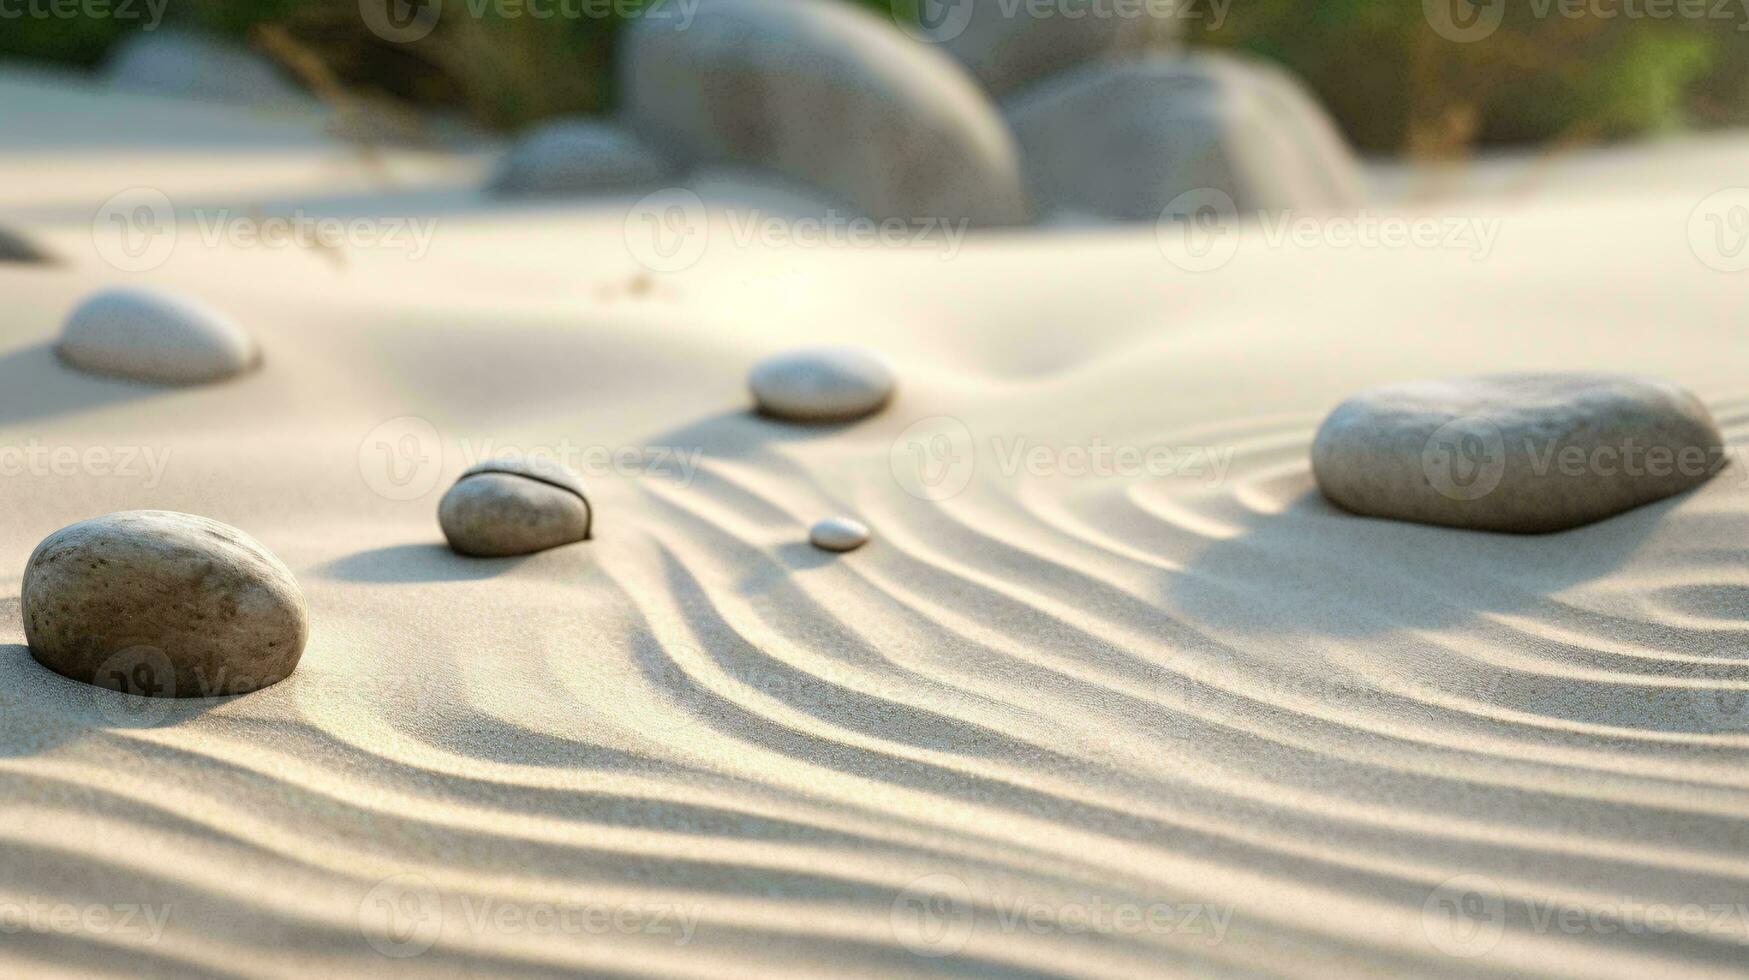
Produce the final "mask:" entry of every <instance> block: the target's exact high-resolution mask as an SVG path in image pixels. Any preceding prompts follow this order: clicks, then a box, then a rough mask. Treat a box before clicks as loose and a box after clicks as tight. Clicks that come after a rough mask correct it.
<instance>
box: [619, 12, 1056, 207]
mask: <svg viewBox="0 0 1749 980" xmlns="http://www.w3.org/2000/svg"><path fill="white" fill-rule="evenodd" d="M621 44H622V45H623V47H622V48H621V51H620V66H621V72H622V78H621V93H622V99H623V101H622V113H623V117H624V119H625V120H626V121H627V123H628V124H629V125H630V126H631V128H632V129H633V131H634V132H636V133H638V135H640V136H642V137H644V138H646V139H648V140H649V141H650V142H651V143H653V144H654V145H656V146H657V147H659V148H660V149H662V150H664V151H665V152H669V153H671V154H673V155H674V156H675V157H676V158H678V159H679V160H680V161H681V162H683V163H686V164H696V163H701V162H738V163H748V164H755V165H758V166H762V167H767V168H770V169H772V170H775V171H778V172H780V173H783V174H786V175H788V176H791V177H794V178H797V179H800V180H805V181H808V182H810V183H812V184H814V185H816V186H818V187H821V188H824V189H826V190H828V191H831V192H833V193H835V194H836V195H838V196H839V197H842V198H843V199H845V200H847V201H849V202H851V203H853V204H855V205H856V206H857V207H859V208H860V209H862V211H863V212H864V213H866V214H868V215H869V216H871V217H874V218H879V219H885V218H905V219H923V218H944V219H950V220H960V219H964V220H967V221H969V222H971V223H973V224H982V225H1003V224H1015V223H1019V222H1023V221H1025V220H1026V218H1027V213H1028V208H1027V203H1026V197H1025V190H1024V188H1023V185H1022V181H1021V175H1020V161H1019V157H1018V155H1017V153H1016V151H1015V147H1014V142H1013V139H1012V137H1011V136H1010V135H1009V133H1008V130H1007V127H1006V126H1004V125H1003V122H1002V118H1001V116H1000V114H999V113H998V112H997V111H996V109H995V108H994V107H993V106H992V105H991V104H990V102H989V100H988V98H987V96H986V95H985V94H984V92H983V91H982V89H981V88H979V86H978V84H977V82H976V81H975V80H974V79H973V78H972V77H971V76H970V75H969V74H967V73H966V71H965V70H964V69H963V68H961V67H960V66H959V65H957V64H955V63H954V61H953V59H952V58H950V57H948V56H947V54H945V53H944V52H942V51H941V50H939V49H937V48H933V47H931V46H929V45H923V44H917V43H915V42H913V41H911V40H910V39H908V38H906V37H905V36H904V35H903V34H901V33H900V32H899V31H898V30H896V29H895V28H894V25H893V24H892V23H891V22H890V21H887V20H884V19H882V18H878V17H876V16H874V15H872V14H870V13H868V12H866V11H863V10H859V9H856V8H853V7H850V6H848V5H845V4H842V3H837V2H831V0H702V3H701V5H700V7H699V9H698V10H697V12H696V15H695V17H694V19H693V22H692V23H691V25H690V26H689V27H688V28H687V29H686V30H676V29H675V25H673V24H671V23H668V22H666V21H664V20H663V19H661V18H638V19H635V20H633V21H631V22H630V23H628V24H627V25H626V26H625V28H624V31H623V34H622V41H621Z"/></svg>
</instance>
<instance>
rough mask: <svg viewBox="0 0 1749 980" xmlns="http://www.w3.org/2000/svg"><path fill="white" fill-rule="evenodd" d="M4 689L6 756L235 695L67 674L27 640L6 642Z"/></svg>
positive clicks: (197, 709)
mask: <svg viewBox="0 0 1749 980" xmlns="http://www.w3.org/2000/svg"><path fill="white" fill-rule="evenodd" d="M12 601H13V602H16V601H17V600H16V599H14V600H12ZM0 692H4V694H0V757H6V758H11V757H18V756H27V755H36V754H38V753H41V752H46V751H49V750H50V749H53V748H55V747H56V746H59V745H62V744H65V743H68V742H75V741H78V740H80V739H82V738H85V737H87V736H89V735H94V734H100V733H103V732H115V731H127V730H137V729H146V728H167V727H171V726H175V725H179V724H182V723H184V722H188V721H190V720H192V719H194V718H198V717H199V716H201V715H203V714H205V713H206V712H208V711H210V710H212V709H213V708H216V707H218V706H219V705H222V704H225V703H227V702H229V701H232V700H235V699H234V698H230V697H221V698H146V697H139V696H136V695H131V694H121V693H118V692H116V691H111V690H108V689H106V688H101V687H97V686H96V685H93V684H85V683H82V682H80V681H75V680H72V679H70V678H66V677H62V676H61V675H60V674H57V673H55V672H54V671H52V670H50V669H48V668H47V667H44V666H43V665H42V664H39V663H37V662H36V660H35V659H34V658H33V657H31V655H30V648H29V647H27V646H25V645H24V644H22V643H6V644H0Z"/></svg>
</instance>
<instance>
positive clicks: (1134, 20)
mask: <svg viewBox="0 0 1749 980" xmlns="http://www.w3.org/2000/svg"><path fill="white" fill-rule="evenodd" d="M918 4H919V14H922V13H925V12H927V13H928V18H927V20H924V19H922V18H921V17H912V18H910V19H907V20H905V21H901V24H902V25H903V26H904V27H905V28H906V30H907V32H908V33H910V34H912V35H913V36H915V37H918V38H920V39H922V40H925V41H935V42H938V43H940V44H942V45H943V46H944V47H946V48H947V50H948V51H950V52H952V54H953V56H954V57H956V58H958V59H959V60H960V61H961V62H962V63H963V64H965V66H966V67H967V68H969V69H971V71H972V74H974V75H976V76H977V77H978V78H979V80H981V81H982V82H983V83H984V86H985V87H986V88H988V89H989V90H990V91H991V92H993V93H995V94H996V95H998V96H1002V95H1007V94H1009V93H1011V92H1014V91H1015V90H1017V89H1019V88H1020V87H1021V86H1023V85H1026V84H1028V83H1030V82H1035V81H1038V80H1039V79H1042V78H1046V77H1048V76H1050V75H1054V74H1056V73H1058V72H1061V71H1066V70H1068V69H1071V68H1074V67H1076V66H1077V65H1080V64H1081V63H1082V62H1087V61H1097V60H1101V59H1104V58H1109V57H1115V56H1126V55H1132V54H1141V53H1144V52H1149V51H1158V50H1160V49H1162V48H1166V47H1169V46H1171V45H1172V44H1173V42H1175V41H1176V40H1177V39H1178V36H1179V34H1180V33H1181V31H1180V23H1181V22H1180V19H1179V18H1178V17H1177V16H1176V11H1177V8H1178V4H1177V3H1176V2H1175V0H1121V2H1114V0H1056V2H1052V3H1048V4H1039V5H1035V4H1030V3H1027V2H1025V0H1020V2H1015V0H918Z"/></svg>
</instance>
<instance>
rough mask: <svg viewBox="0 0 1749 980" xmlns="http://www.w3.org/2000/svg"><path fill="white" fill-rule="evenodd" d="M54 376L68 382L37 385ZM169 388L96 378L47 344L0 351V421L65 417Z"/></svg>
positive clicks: (14, 421)
mask: <svg viewBox="0 0 1749 980" xmlns="http://www.w3.org/2000/svg"><path fill="white" fill-rule="evenodd" d="M57 374H59V375H66V376H68V383H64V384H52V385H48V384H43V383H42V379H43V378H44V377H47V376H50V375H57ZM171 390H173V389H170V388H166V387H162V386H159V385H153V384H147V383H145V382H143V381H127V380H123V379H121V378H100V377H98V376H96V375H92V374H86V373H84V372H83V371H77V370H74V369H73V368H70V367H68V366H67V365H65V364H63V363H61V359H60V358H59V357H58V356H56V354H55V348H54V345H53V344H50V343H41V344H32V345H30V346H28V347H19V348H15V349H13V350H9V351H6V352H5V353H0V425H8V424H13V423H18V422H29V421H34V420H39V419H50V418H55V417H57V416H61V415H70V414H72V413H74V412H81V411H85V410H88V409H92V408H100V407H103V406H106V405H113V404H116V403H118V402H128V401H135V400H138V399H141V398H151V397H153V396H156V395H161V394H164V393H166V392H168V391H171Z"/></svg>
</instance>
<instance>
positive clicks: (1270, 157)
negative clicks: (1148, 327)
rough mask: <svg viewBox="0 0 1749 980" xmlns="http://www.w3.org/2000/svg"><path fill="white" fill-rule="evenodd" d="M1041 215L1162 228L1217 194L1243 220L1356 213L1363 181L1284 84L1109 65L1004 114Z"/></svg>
mask: <svg viewBox="0 0 1749 980" xmlns="http://www.w3.org/2000/svg"><path fill="white" fill-rule="evenodd" d="M1006 111H1007V115H1008V119H1009V122H1010V123H1011V125H1012V126H1013V129H1014V134H1015V138H1016V139H1018V140H1019V142H1020V146H1021V153H1022V157H1023V159H1024V160H1025V165H1026V174H1027V180H1028V185H1029V187H1030V188H1031V191H1032V194H1033V196H1034V199H1035V201H1036V202H1037V203H1038V204H1039V205H1040V206H1041V207H1045V206H1049V207H1051V208H1053V209H1064V210H1068V211H1071V212H1075V211H1082V212H1088V213H1092V214H1097V215H1101V216H1104V217H1106V218H1111V219H1117V220H1124V221H1154V220H1157V219H1159V217H1160V215H1161V213H1162V212H1163V211H1165V210H1166V207H1167V205H1168V204H1170V203H1172V202H1173V200H1174V199H1175V198H1177V197H1179V195H1181V194H1185V193H1187V192H1191V191H1205V190H1213V191H1219V192H1221V193H1224V194H1226V195H1227V196H1229V197H1230V198H1231V199H1232V201H1233V204H1234V206H1235V207H1236V208H1237V210H1238V211H1239V213H1240V214H1253V213H1256V212H1271V213H1276V212H1283V211H1289V210H1292V211H1297V212H1318V211H1333V210H1344V209H1348V208H1353V207H1357V206H1358V205H1359V204H1360V202H1361V200H1362V198H1363V194H1362V176H1361V173H1360V167H1359V164H1358V162H1357V161H1356V160H1355V159H1354V155H1353V153H1352V152H1351V151H1350V150H1349V148H1348V147H1347V145H1346V144H1345V143H1344V142H1343V140H1342V137H1341V135H1340V133H1338V132H1337V131H1336V129H1335V126H1334V124H1333V123H1332V122H1331V121H1330V119H1329V117H1328V116H1327V115H1326V114H1325V113H1324V111H1323V110H1322V109H1321V108H1319V107H1318V105H1317V103H1316V102H1315V101H1314V100H1313V99H1312V98H1311V97H1310V96H1308V95H1307V94H1306V93H1305V92H1304V90H1303V89H1301V88H1300V87H1299V85H1298V84H1297V83H1295V82H1294V81H1293V79H1292V78H1290V77H1289V76H1288V75H1287V74H1286V73H1285V72H1282V71H1280V70H1279V69H1276V68H1273V67H1266V66H1264V65H1262V64H1260V63H1256V62H1252V61H1249V60H1243V59H1236V58H1229V57H1222V56H1213V55H1195V56H1186V57H1168V56H1156V57H1150V58H1145V59H1139V60H1128V61H1102V62H1096V63H1092V64H1088V65H1085V66H1083V67H1081V68H1079V69H1076V70H1073V71H1071V72H1068V73H1066V74H1064V75H1059V76H1056V77H1053V78H1050V79H1048V80H1046V81H1044V82H1041V83H1040V84H1038V85H1036V86H1032V87H1030V88H1028V89H1027V90H1026V91H1024V92H1022V93H1020V94H1019V95H1018V96H1016V97H1015V98H1014V99H1013V100H1012V101H1010V102H1009V103H1008V104H1007V106H1006Z"/></svg>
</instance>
